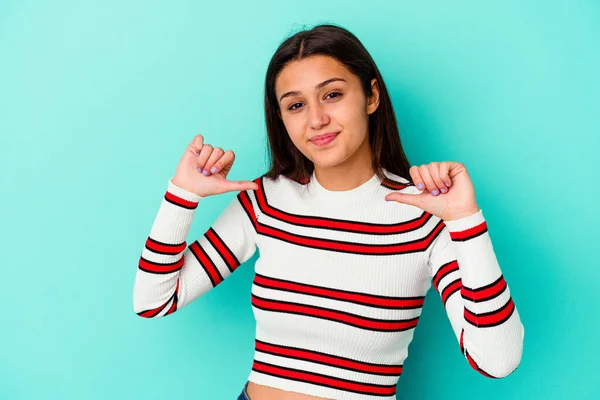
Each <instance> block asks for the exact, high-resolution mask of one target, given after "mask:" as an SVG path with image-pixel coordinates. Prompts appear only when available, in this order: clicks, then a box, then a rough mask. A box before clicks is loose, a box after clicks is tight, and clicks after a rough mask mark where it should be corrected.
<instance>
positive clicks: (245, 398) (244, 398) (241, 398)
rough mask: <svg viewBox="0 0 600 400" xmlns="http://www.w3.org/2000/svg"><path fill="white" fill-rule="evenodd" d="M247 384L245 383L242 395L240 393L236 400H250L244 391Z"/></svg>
mask: <svg viewBox="0 0 600 400" xmlns="http://www.w3.org/2000/svg"><path fill="white" fill-rule="evenodd" d="M248 383H249V382H246V384H245V385H244V389H243V390H242V393H240V395H239V396H238V398H237V400H250V396H248V392H247V391H246V388H247V387H248Z"/></svg>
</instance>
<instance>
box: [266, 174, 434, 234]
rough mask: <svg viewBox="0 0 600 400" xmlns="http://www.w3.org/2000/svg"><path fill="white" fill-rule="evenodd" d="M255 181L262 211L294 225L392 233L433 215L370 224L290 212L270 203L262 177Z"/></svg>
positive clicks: (422, 224)
mask: <svg viewBox="0 0 600 400" xmlns="http://www.w3.org/2000/svg"><path fill="white" fill-rule="evenodd" d="M255 182H256V183H257V184H258V190H257V191H256V192H255V193H256V200H257V202H258V206H259V208H260V210H261V212H262V213H263V214H265V215H268V216H270V217H272V218H275V219H279V220H281V221H285V222H287V223H290V224H293V225H299V226H307V227H312V228H324V229H336V230H343V231H351V232H359V233H366V234H382V235H390V234H397V233H403V232H407V231H411V230H415V229H418V228H421V227H422V226H424V225H425V223H426V222H427V221H428V220H429V218H430V217H431V214H430V213H427V212H423V214H422V215H421V216H420V217H418V218H416V219H413V220H411V221H407V222H403V223H399V224H369V223H362V222H356V221H345V220H338V219H330V218H319V217H308V216H304V215H297V214H290V213H287V212H283V211H281V210H278V209H276V208H274V207H272V206H271V205H269V203H268V202H267V198H266V196H265V191H264V187H263V182H262V179H260V178H258V179H256V180H255Z"/></svg>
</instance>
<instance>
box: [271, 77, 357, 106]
mask: <svg viewBox="0 0 600 400" xmlns="http://www.w3.org/2000/svg"><path fill="white" fill-rule="evenodd" d="M337 81H342V82H346V80H345V79H342V78H331V79H327V80H326V81H323V82H321V83H319V84H318V85H317V86H315V90H319V89H321V88H322V87H324V86H327V85H329V84H330V83H331V82H337ZM299 94H300V92H299V91H297V90H293V91H291V92H287V93H284V94H283V95H282V96H281V97H280V98H279V101H280V102H281V100H283V99H284V98H286V97H289V96H296V95H299Z"/></svg>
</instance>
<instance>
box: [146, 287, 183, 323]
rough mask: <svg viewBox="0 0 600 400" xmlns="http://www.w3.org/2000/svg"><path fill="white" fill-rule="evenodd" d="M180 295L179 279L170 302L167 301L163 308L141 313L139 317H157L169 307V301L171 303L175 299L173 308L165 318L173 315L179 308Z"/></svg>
mask: <svg viewBox="0 0 600 400" xmlns="http://www.w3.org/2000/svg"><path fill="white" fill-rule="evenodd" d="M178 293H179V278H178V279H177V285H176V286H175V294H174V295H173V296H171V297H170V298H169V300H167V301H166V302H165V303H164V304H163V305H162V306H159V307H156V308H153V309H152V310H146V311H142V312H139V313H138V315H139V316H141V317H144V318H153V317H156V316H157V315H158V314H159V313H160V312H161V311H162V310H163V309H164V308H165V307H166V306H167V304H169V301H171V299H173V298H174V301H173V304H172V305H171V307H170V308H169V311H167V313H166V314H165V316H166V315H169V314H171V313H172V312H174V311H175V310H176V308H177V294H178Z"/></svg>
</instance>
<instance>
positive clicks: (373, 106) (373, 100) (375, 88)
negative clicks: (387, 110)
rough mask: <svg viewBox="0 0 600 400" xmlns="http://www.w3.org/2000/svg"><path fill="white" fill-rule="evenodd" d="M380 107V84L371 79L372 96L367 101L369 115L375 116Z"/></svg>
mask: <svg viewBox="0 0 600 400" xmlns="http://www.w3.org/2000/svg"><path fill="white" fill-rule="evenodd" d="M377 107H379V84H378V83H377V79H375V78H373V79H371V96H370V97H369V98H368V99H367V114H373V113H374V112H375V110H377Z"/></svg>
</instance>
